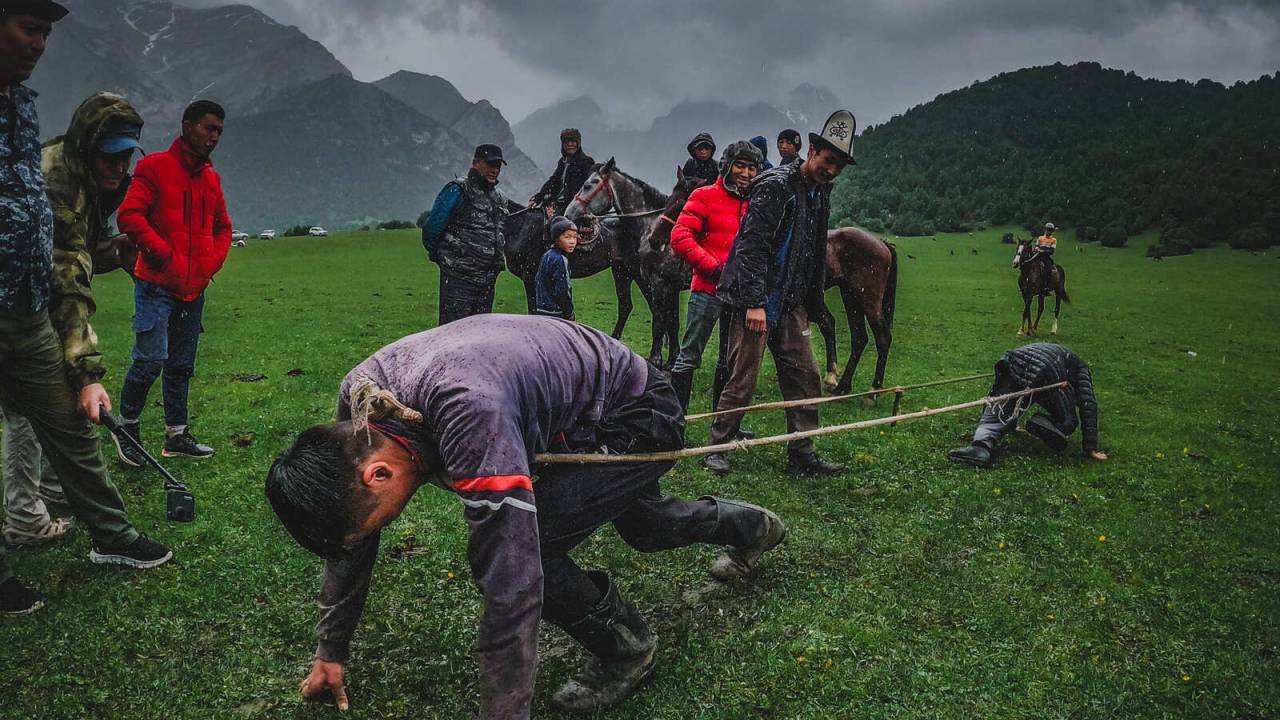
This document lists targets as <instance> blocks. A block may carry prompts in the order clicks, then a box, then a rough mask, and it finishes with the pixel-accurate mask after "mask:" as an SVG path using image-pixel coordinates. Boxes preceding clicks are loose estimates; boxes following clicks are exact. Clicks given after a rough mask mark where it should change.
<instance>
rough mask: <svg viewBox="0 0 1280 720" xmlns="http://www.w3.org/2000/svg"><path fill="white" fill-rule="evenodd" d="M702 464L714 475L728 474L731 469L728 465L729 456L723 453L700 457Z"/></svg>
mask: <svg viewBox="0 0 1280 720" xmlns="http://www.w3.org/2000/svg"><path fill="white" fill-rule="evenodd" d="M702 466H703V467H705V468H706V469H708V470H710V471H711V472H713V473H715V474H716V475H728V474H729V470H730V469H731V468H730V467H729V458H727V457H725V456H724V454H723V453H715V454H713V455H708V456H706V457H705V458H703V459H702Z"/></svg>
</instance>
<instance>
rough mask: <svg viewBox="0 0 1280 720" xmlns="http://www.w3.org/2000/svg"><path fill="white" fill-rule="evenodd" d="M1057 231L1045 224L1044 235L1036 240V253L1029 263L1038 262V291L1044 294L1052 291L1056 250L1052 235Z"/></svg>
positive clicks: (1049, 224)
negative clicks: (1054, 253) (1054, 252)
mask: <svg viewBox="0 0 1280 720" xmlns="http://www.w3.org/2000/svg"><path fill="white" fill-rule="evenodd" d="M1057 229H1058V227H1057V226H1056V225H1054V224H1053V223H1045V226H1044V234H1043V235H1041V236H1040V237H1038V238H1036V251H1035V254H1034V255H1032V256H1031V261H1032V262H1035V261H1039V262H1040V289H1041V291H1042V292H1044V293H1045V294H1048V293H1049V292H1050V291H1051V290H1053V251H1054V250H1056V249H1057V248H1058V239H1057V238H1055V237H1054V236H1053V233H1054V232H1055V231H1056V230H1057Z"/></svg>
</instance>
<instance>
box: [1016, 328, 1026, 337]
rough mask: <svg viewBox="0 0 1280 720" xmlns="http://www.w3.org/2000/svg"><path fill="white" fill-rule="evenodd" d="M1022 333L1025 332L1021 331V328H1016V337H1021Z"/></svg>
mask: <svg viewBox="0 0 1280 720" xmlns="http://www.w3.org/2000/svg"><path fill="white" fill-rule="evenodd" d="M1024 334H1025V333H1023V332H1022V328H1018V337H1022V336H1023V335H1024Z"/></svg>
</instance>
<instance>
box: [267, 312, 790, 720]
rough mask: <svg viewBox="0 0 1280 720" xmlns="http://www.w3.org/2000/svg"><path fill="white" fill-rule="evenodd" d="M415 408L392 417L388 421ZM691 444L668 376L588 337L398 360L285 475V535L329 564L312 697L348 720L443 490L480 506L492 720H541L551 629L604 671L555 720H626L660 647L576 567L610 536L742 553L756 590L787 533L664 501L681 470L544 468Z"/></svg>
mask: <svg viewBox="0 0 1280 720" xmlns="http://www.w3.org/2000/svg"><path fill="white" fill-rule="evenodd" d="M397 404H400V407H401V408H402V409H401V410H400V411H398V412H395V413H393V414H392V415H387V414H385V413H383V412H382V411H381V409H383V408H387V407H395V406H396V405H397ZM683 444H684V414H683V413H682V412H681V410H680V405H679V402H678V401H677V400H676V396H675V392H674V391H673V390H672V388H671V384H670V382H668V380H667V375H666V374H665V373H663V372H662V371H661V370H658V369H657V368H655V367H653V366H651V365H649V364H648V363H646V362H645V361H644V359H643V358H641V357H640V356H639V355H636V354H635V353H633V352H632V351H631V350H629V349H627V347H626V346H625V345H623V344H622V343H620V342H618V341H616V340H614V339H612V338H610V337H609V336H607V335H605V334H603V333H601V332H599V331H597V330H593V329H591V328H589V327H586V326H584V325H578V324H576V323H569V322H564V321H563V320H559V319H552V318H540V317H536V316H525V315H492V314H490V315H480V316H476V317H471V318H465V319H462V320H459V321H457V322H454V323H451V324H449V325H444V326H441V327H438V328H436V329H434V330H430V331H427V332H424V333H420V334H418V335H411V336H409V337H406V338H404V339H402V340H399V341H397V342H395V343H392V344H391V345H388V346H387V347H385V348H383V349H381V350H379V351H378V352H377V353H375V354H374V355H373V356H372V357H371V358H369V359H368V360H366V361H364V362H363V363H361V364H360V365H358V366H357V367H356V368H355V369H354V370H352V371H351V372H350V373H349V374H348V375H347V377H346V379H345V380H343V382H342V386H341V389H340V391H339V394H338V422H337V423H333V424H329V425H320V426H317V427H313V428H311V429H310V430H307V431H305V432H303V433H302V434H301V435H300V436H299V437H298V439H297V440H296V441H295V442H294V443H293V445H292V446H290V447H289V448H288V449H287V450H285V451H284V452H283V453H281V455H280V457H279V458H278V459H277V460H276V462H275V464H273V465H272V467H271V470H270V471H269V472H268V474H267V487H266V492H267V498H268V500H269V501H270V502H271V507H272V508H273V509H274V510H275V513H276V515H277V516H279V518H280V520H281V522H282V523H283V524H284V526H285V529H286V530H288V532H289V533H290V534H291V535H292V536H293V538H294V539H295V540H297V542H298V543H299V544H300V545H302V546H303V547H305V548H307V549H308V550H310V551H312V552H314V553H316V554H317V555H320V556H321V557H324V558H326V560H327V562H326V564H325V571H324V581H323V583H322V585H321V590H320V623H319V624H318V625H317V627H316V633H317V635H318V636H319V644H318V647H317V649H316V659H315V662H314V663H313V665H312V669H311V672H310V674H309V675H308V676H307V678H306V679H305V680H304V681H303V683H302V693H303V695H304V696H306V697H308V698H314V697H319V696H322V695H325V694H327V693H329V692H332V693H333V695H334V699H335V700H336V701H337V703H338V706H339V708H340V709H343V710H345V709H346V708H347V704H348V703H347V697H346V690H345V673H346V663H347V661H348V659H349V657H350V654H351V639H352V636H353V634H354V633H355V629H356V625H357V623H358V622H359V621H360V615H361V613H362V611H363V609H364V604H365V599H366V597H367V595H368V593H369V588H370V578H371V576H372V574H373V567H374V560H375V559H376V557H377V554H378V537H379V532H380V531H381V530H382V529H383V528H385V527H386V526H388V525H389V524H390V523H392V522H393V521H394V520H395V519H396V517H398V516H399V515H400V513H401V512H402V511H403V510H404V509H405V507H406V506H407V505H408V503H409V501H410V499H412V497H413V495H414V493H415V492H416V491H417V490H418V488H420V487H422V486H423V485H426V484H432V485H436V486H437V487H438V488H440V489H443V490H445V491H447V492H451V493H454V494H456V495H457V496H458V497H459V499H460V500H461V501H462V513H463V516H464V517H465V518H466V522H467V525H468V527H469V529H470V543H469V545H468V555H469V559H470V561H471V571H472V575H473V577H474V579H475V582H476V584H477V585H478V586H479V588H480V592H481V594H482V595H483V596H484V614H483V616H482V617H481V618H480V623H479V634H478V638H477V641H476V655H477V657H478V659H479V664H480V674H481V678H480V717H482V718H487V719H492V720H498V719H502V720H519V719H521V718H528V717H529V704H530V700H531V698H532V695H533V682H534V671H535V669H536V667H537V654H538V653H537V651H538V621H539V619H540V618H541V619H544V620H546V621H548V622H550V623H552V624H554V625H557V626H559V627H560V628H562V629H563V630H564V631H565V632H566V633H568V635H569V636H570V637H572V638H573V639H574V640H576V641H577V642H578V643H579V644H580V645H581V646H582V647H583V649H585V650H586V651H587V653H588V654H589V659H588V662H587V664H586V667H585V669H584V670H583V671H582V672H581V673H580V674H579V675H578V676H577V677H576V678H575V679H574V680H571V681H570V682H568V683H567V684H565V685H564V686H563V687H562V688H560V690H559V691H557V692H556V693H555V694H554V696H553V697H552V699H551V701H552V704H553V705H555V706H556V707H557V708H558V709H561V710H565V711H570V712H593V711H596V710H599V709H601V708H604V707H607V706H609V705H612V704H614V703H617V702H620V701H621V700H622V699H624V698H625V697H626V696H627V695H628V694H630V693H631V692H632V691H633V690H634V689H635V688H636V687H637V686H638V685H639V684H640V683H641V682H643V681H644V680H645V679H646V678H647V677H648V676H649V675H650V674H651V673H652V671H653V666H654V652H655V647H656V645H657V638H656V637H655V635H654V633H653V632H652V630H650V628H649V626H648V624H647V623H646V622H645V620H644V618H643V617H642V616H641V614H640V613H639V612H638V611H637V610H636V608H635V607H634V606H632V605H631V603H629V602H627V601H626V600H625V599H624V598H623V596H622V591H621V590H620V589H619V587H618V586H617V585H616V584H615V583H614V581H613V579H612V578H610V576H609V575H608V574H606V573H605V572H604V571H602V570H592V571H589V572H585V571H583V569H582V568H580V567H579V566H578V565H577V563H576V562H574V560H573V558H572V557H571V556H570V554H571V553H572V552H573V550H574V548H576V547H577V546H578V545H579V544H581V543H582V542H583V541H585V540H586V539H587V538H588V537H590V536H591V535H592V534H593V533H594V532H595V531H596V530H597V529H599V528H600V527H602V526H604V525H609V524H612V525H613V527H614V528H615V529H616V530H617V531H618V534H619V535H621V536H622V539H623V541H624V542H626V543H627V544H628V545H630V546H631V547H633V548H635V549H636V550H639V551H640V552H659V551H662V550H668V549H672V548H678V547H684V546H687V545H690V544H694V543H702V544H711V545H721V546H727V549H726V550H725V551H724V552H723V553H722V554H721V555H720V557H719V558H718V559H717V560H716V561H715V563H714V564H713V566H712V569H711V573H712V575H713V577H715V578H716V579H718V580H722V581H727V580H734V579H738V578H742V577H745V576H747V575H748V574H750V573H751V571H752V569H753V568H754V567H755V566H756V564H757V562H758V560H759V559H760V556H761V555H763V554H764V553H765V552H766V551H768V550H769V549H771V548H773V547H775V546H776V545H777V544H778V543H780V542H782V540H783V537H784V536H785V533H786V530H785V528H784V526H783V524H782V521H781V520H780V519H779V518H778V516H777V515H774V514H773V513H772V512H770V511H768V510H765V509H764V508H760V507H756V506H753V505H748V504H746V503H741V502H736V501H732V500H723V499H720V498H713V497H703V498H699V499H698V500H696V501H693V502H689V501H685V500H681V499H679V498H676V497H673V496H670V495H666V494H664V493H663V491H662V487H661V484H660V481H661V478H662V476H663V475H664V474H665V473H666V472H667V471H668V470H670V469H671V467H672V466H673V465H674V463H672V462H626V463H615V464H608V465H585V464H561V465H535V464H533V458H534V455H535V453H541V452H547V451H551V452H567V453H574V452H579V453H580V452H599V451H600V449H601V448H602V447H603V448H606V449H607V450H608V451H609V452H614V453H627V452H632V453H645V452H653V451H661V450H672V449H678V448H680V447H682V446H683ZM535 477H536V478H537V482H536V483H535V482H533V479H534V478H535Z"/></svg>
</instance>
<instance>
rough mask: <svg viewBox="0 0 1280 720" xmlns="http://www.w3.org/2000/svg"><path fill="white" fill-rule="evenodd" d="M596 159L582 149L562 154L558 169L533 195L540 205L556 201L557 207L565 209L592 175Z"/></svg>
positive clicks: (557, 165) (557, 164)
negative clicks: (569, 153)
mask: <svg viewBox="0 0 1280 720" xmlns="http://www.w3.org/2000/svg"><path fill="white" fill-rule="evenodd" d="M595 164H596V161H595V160H594V159H593V158H592V157H591V156H590V155H588V154H586V153H585V152H583V151H582V150H578V152H576V153H574V154H572V155H567V156H566V155H561V156H560V162H559V163H556V171H555V172H553V173H551V177H549V178H547V181H546V182H545V183H543V184H542V189H541V190H539V191H538V194H536V195H534V196H533V200H534V202H536V203H538V204H539V205H545V204H547V203H555V206H556V208H558V209H560V210H564V209H565V208H566V207H568V205H569V203H570V202H571V201H572V200H573V196H574V195H577V194H578V191H579V190H581V189H582V184H583V183H585V182H586V181H587V178H589V177H591V168H593V167H595Z"/></svg>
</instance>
